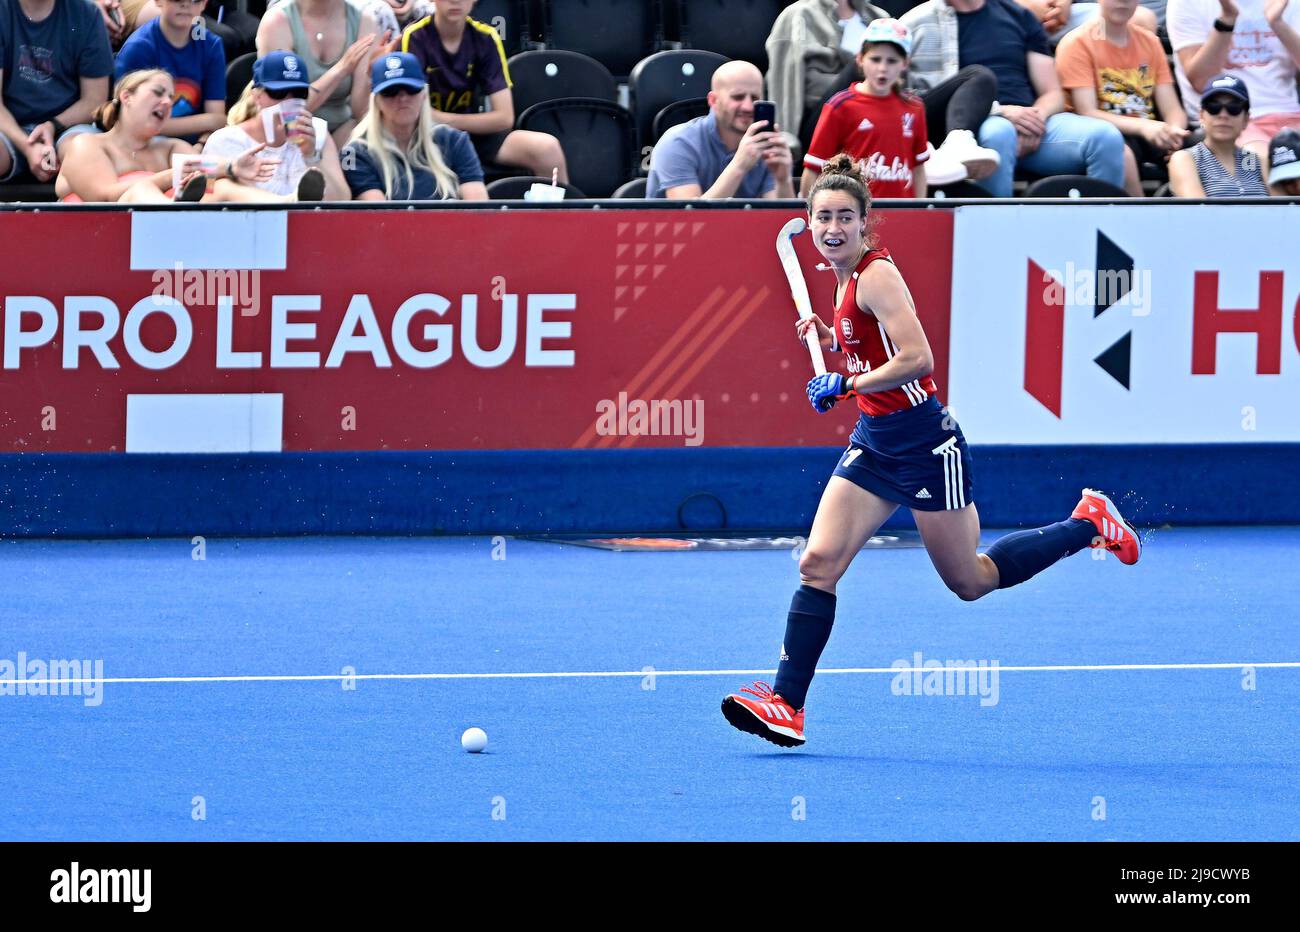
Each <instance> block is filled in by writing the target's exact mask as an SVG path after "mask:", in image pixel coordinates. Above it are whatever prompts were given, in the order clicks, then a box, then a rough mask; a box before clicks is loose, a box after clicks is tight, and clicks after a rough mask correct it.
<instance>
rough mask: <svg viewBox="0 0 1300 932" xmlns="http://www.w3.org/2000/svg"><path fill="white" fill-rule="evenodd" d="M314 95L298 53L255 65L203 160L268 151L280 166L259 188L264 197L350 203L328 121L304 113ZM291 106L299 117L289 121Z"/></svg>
mask: <svg viewBox="0 0 1300 932" xmlns="http://www.w3.org/2000/svg"><path fill="white" fill-rule="evenodd" d="M309 92H310V85H309V84H308V83H307V71H306V68H305V67H304V64H303V62H302V61H301V60H300V59H299V58H298V57H297V56H296V55H294V53H292V52H272V53H270V54H269V55H264V56H262V57H261V58H259V59H258V60H257V61H256V62H255V63H254V65H253V80H252V82H251V83H250V84H249V85H248V87H246V88H245V89H244V93H243V95H242V96H241V97H240V98H239V100H238V101H237V102H236V103H235V105H234V106H233V107H231V108H230V116H229V118H228V122H229V125H228V126H225V127H223V128H222V129H219V130H217V131H216V132H215V133H213V134H212V135H211V136H210V137H208V142H207V145H205V146H204V147H203V153H204V155H217V156H221V157H223V158H234V157H235V156H237V155H239V154H240V153H241V152H246V151H248V150H249V149H252V148H253V147H265V154H266V155H268V156H271V157H273V158H275V159H276V160H277V165H276V169H275V172H274V173H273V174H271V175H270V176H269V177H266V178H263V179H262V180H261V181H259V182H258V187H259V188H261V189H262V190H263V191H266V192H267V193H268V194H273V195H276V196H279V197H291V196H294V195H295V194H296V196H297V198H298V200H301V201H309V200H317V201H318V200H321V199H322V197H323V198H324V199H325V200H327V201H349V200H351V199H352V196H351V194H350V192H349V191H348V183H347V181H346V180H345V179H344V177H343V169H342V168H341V167H340V166H339V153H338V148H337V147H336V146H335V145H334V140H333V138H331V136H330V134H329V131H328V130H327V129H326V125H325V121H324V120H323V119H321V118H320V117H317V116H314V115H313V114H312V113H311V112H310V111H308V110H306V109H303V108H304V107H305V105H306V101H307V96H308V94H309ZM291 103H292V104H293V105H295V106H296V107H297V113H296V114H295V115H292V116H290V117H289V118H288V119H287V120H286V119H285V118H284V117H283V113H284V111H286V110H289V107H290V104H291ZM281 108H283V109H281ZM263 116H268V117H270V119H268V120H264V119H263ZM268 123H269V125H270V129H271V133H270V135H268V134H267V125H268Z"/></svg>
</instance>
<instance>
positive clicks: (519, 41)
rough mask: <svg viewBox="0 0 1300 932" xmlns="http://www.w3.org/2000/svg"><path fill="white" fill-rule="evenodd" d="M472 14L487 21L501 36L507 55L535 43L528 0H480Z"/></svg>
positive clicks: (477, 18) (482, 20) (484, 21)
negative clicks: (530, 29) (531, 31)
mask: <svg viewBox="0 0 1300 932" xmlns="http://www.w3.org/2000/svg"><path fill="white" fill-rule="evenodd" d="M469 15H470V16H472V17H474V19H476V20H478V21H479V22H480V23H487V24H488V25H489V26H491V27H492V28H493V29H495V30H496V31H497V34H498V35H500V36H501V44H502V45H504V46H505V49H506V54H507V55H514V54H516V53H518V52H522V51H524V50H525V49H529V48H532V47H533V45H534V44H535V43H534V42H533V39H532V36H531V35H530V34H529V27H530V25H531V24H530V22H529V18H528V2H527V0H478V3H476V4H474V9H472V10H470V14H469Z"/></svg>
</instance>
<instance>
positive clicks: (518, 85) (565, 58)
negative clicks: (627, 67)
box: [507, 49, 618, 115]
mask: <svg viewBox="0 0 1300 932" xmlns="http://www.w3.org/2000/svg"><path fill="white" fill-rule="evenodd" d="M507 64H508V65H509V67H510V78H511V80H512V81H513V82H514V100H515V114H516V115H518V114H521V113H523V112H524V111H525V110H527V109H528V108H529V107H531V106H532V105H533V104H540V103H541V102H542V101H544V100H558V99H559V98H561V97H598V98H600V99H601V100H608V101H611V102H616V101H617V100H618V85H617V84H615V83H614V76H613V75H612V74H610V73H609V69H608V68H606V67H605V66H604V65H602V64H601V63H600V62H598V61H596V59H594V58H588V57H587V56H586V55H583V54H581V53H579V52H565V51H561V50H559V49H542V50H539V51H535V52H521V53H520V54H518V55H516V56H514V57H513V58H511V59H510V61H509V62H507Z"/></svg>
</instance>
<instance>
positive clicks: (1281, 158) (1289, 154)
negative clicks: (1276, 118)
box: [1268, 129, 1300, 184]
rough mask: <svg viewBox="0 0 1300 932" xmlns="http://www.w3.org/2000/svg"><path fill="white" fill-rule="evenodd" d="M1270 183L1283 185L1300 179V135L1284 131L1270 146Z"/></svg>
mask: <svg viewBox="0 0 1300 932" xmlns="http://www.w3.org/2000/svg"><path fill="white" fill-rule="evenodd" d="M1268 163H1269V166H1270V167H1269V172H1268V183H1269V184H1281V183H1282V182H1283V181H1292V180H1294V179H1296V178H1300V133H1297V132H1296V131H1295V130H1293V129H1284V130H1282V132H1280V133H1278V134H1277V135H1276V136H1274V137H1273V141H1272V142H1270V143H1269V144H1268Z"/></svg>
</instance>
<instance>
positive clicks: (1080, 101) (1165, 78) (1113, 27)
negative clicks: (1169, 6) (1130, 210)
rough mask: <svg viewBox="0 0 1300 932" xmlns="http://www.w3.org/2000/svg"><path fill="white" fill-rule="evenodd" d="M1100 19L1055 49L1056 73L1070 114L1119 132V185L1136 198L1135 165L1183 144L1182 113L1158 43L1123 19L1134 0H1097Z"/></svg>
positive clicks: (1157, 159)
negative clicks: (1098, 121)
mask: <svg viewBox="0 0 1300 932" xmlns="http://www.w3.org/2000/svg"><path fill="white" fill-rule="evenodd" d="M1100 7H1101V17H1100V18H1099V19H1096V20H1093V21H1092V22H1090V23H1087V24H1086V25H1085V26H1084V27H1083V28H1081V29H1076V30H1074V31H1073V32H1071V33H1070V34H1069V35H1067V36H1066V37H1065V38H1064V39H1062V40H1061V44H1060V45H1058V46H1057V47H1056V71H1057V74H1058V75H1060V78H1061V85H1062V86H1063V87H1064V88H1065V91H1066V93H1067V94H1069V97H1070V101H1069V102H1070V103H1071V104H1072V105H1073V108H1074V112H1075V113H1078V114H1081V115H1082V116H1087V117H1097V118H1098V119H1101V120H1105V121H1106V122H1107V123H1110V124H1111V125H1112V126H1114V127H1115V128H1116V129H1118V130H1119V131H1120V132H1121V133H1123V134H1124V142H1125V143H1126V144H1127V148H1126V149H1125V151H1124V188H1125V190H1127V191H1128V193H1129V194H1131V195H1133V196H1134V197H1141V196H1142V194H1143V191H1142V181H1141V172H1140V171H1139V165H1141V164H1143V163H1153V164H1156V165H1164V163H1165V162H1166V161H1168V159H1169V154H1170V153H1171V152H1176V151H1178V150H1179V149H1181V148H1182V147H1183V145H1184V144H1185V143H1186V141H1187V117H1186V115H1185V114H1184V113H1183V108H1182V106H1181V105H1180V104H1179V102H1178V94H1177V92H1176V91H1175V90H1174V77H1173V74H1172V73H1171V72H1170V70H1169V62H1168V61H1166V59H1165V50H1164V46H1162V45H1161V44H1160V40H1159V39H1158V38H1156V36H1155V33H1153V32H1149V31H1148V30H1146V29H1144V28H1142V27H1141V26H1137V25H1134V24H1133V23H1132V22H1130V20H1131V19H1132V18H1133V14H1134V11H1135V10H1136V9H1137V8H1138V6H1137V0H1101V3H1100Z"/></svg>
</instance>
